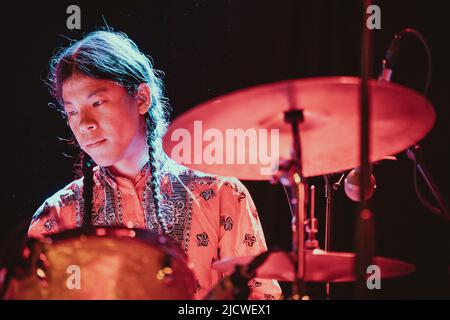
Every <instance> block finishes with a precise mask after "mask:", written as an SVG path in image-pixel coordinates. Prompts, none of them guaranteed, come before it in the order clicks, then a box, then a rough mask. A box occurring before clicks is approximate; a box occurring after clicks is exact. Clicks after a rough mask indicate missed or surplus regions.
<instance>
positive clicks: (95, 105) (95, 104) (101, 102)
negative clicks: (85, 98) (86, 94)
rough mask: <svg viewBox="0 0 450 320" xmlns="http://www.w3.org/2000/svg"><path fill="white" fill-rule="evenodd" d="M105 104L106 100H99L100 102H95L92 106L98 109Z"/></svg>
mask: <svg viewBox="0 0 450 320" xmlns="http://www.w3.org/2000/svg"><path fill="white" fill-rule="evenodd" d="M103 102H105V100H98V101H95V102H94V103H93V104H92V105H93V106H94V107H98V106H99V105H101V104H103Z"/></svg>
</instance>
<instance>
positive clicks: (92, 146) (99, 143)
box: [86, 139, 106, 149]
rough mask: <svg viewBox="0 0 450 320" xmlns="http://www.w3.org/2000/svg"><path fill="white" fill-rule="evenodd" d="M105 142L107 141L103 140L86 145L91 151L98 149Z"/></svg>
mask: <svg viewBox="0 0 450 320" xmlns="http://www.w3.org/2000/svg"><path fill="white" fill-rule="evenodd" d="M105 141H106V139H101V140H97V141H93V142H90V143H88V144H86V148H89V149H92V148H96V147H98V146H100V145H101V144H103V143H104V142H105Z"/></svg>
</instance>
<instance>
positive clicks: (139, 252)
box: [5, 227, 195, 300]
mask: <svg viewBox="0 0 450 320" xmlns="http://www.w3.org/2000/svg"><path fill="white" fill-rule="evenodd" d="M26 250H29V251H28V252H27V251H26ZM24 252H25V253H26V254H25V257H26V258H27V259H28V260H29V261H28V263H27V265H28V267H27V269H28V270H26V272H23V270H22V272H21V275H20V276H18V275H17V272H16V275H13V277H12V279H11V281H10V283H9V285H8V289H7V292H6V296H5V298H7V299H155V300H167V299H170V300H176V299H192V298H193V295H194V288H195V280H194V276H193V273H192V271H191V270H190V269H189V268H188V265H187V260H186V258H185V256H184V254H183V252H182V251H181V250H180V249H179V247H178V246H177V245H176V244H175V243H173V242H172V241H171V240H170V239H169V238H168V237H166V236H161V235H157V234H155V233H152V232H149V231H145V230H136V229H126V228H103V227H102V228H93V229H75V230H70V231H65V232H63V233H60V234H56V235H52V236H49V237H47V238H45V239H44V240H42V241H39V240H31V241H30V245H29V246H28V247H27V248H25V251H24Z"/></svg>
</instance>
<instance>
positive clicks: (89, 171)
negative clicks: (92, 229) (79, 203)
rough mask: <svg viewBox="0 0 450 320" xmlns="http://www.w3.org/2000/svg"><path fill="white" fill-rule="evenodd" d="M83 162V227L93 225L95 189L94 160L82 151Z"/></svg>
mask: <svg viewBox="0 0 450 320" xmlns="http://www.w3.org/2000/svg"><path fill="white" fill-rule="evenodd" d="M81 163H82V172H83V177H84V178H83V199H84V216H83V227H89V226H91V225H92V210H93V204H92V200H93V193H94V192H93V191H94V172H93V166H94V161H93V160H92V159H91V157H90V156H89V155H88V154H87V153H86V152H84V151H83V152H82V153H81Z"/></svg>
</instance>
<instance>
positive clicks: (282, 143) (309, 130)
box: [163, 77, 435, 180]
mask: <svg viewBox="0 0 450 320" xmlns="http://www.w3.org/2000/svg"><path fill="white" fill-rule="evenodd" d="M360 82H361V81H360V78H356V77H318V78H306V79H296V80H288V81H282V82H277V83H271V84H265V85H260V86H255V87H251V88H248V89H243V90H238V91H236V92H232V93H230V94H227V95H223V96H221V97H218V98H215V99H212V100H209V101H207V102H205V103H202V104H200V105H198V106H196V107H195V108H193V109H191V110H189V111H188V112H186V113H184V114H182V115H181V116H179V117H178V118H176V119H175V120H174V121H173V122H172V124H171V125H170V126H169V129H168V132H167V134H166V135H165V137H164V143H163V146H164V150H165V152H166V153H167V154H168V155H169V157H171V158H172V159H174V160H175V161H177V162H179V163H181V164H183V165H185V166H187V167H190V168H192V169H196V170H199V171H203V172H206V173H211V174H217V175H223V176H234V177H237V178H240V179H242V180H270V179H271V175H272V173H273V171H272V170H270V168H271V167H275V168H276V167H277V164H278V162H279V161H280V160H281V159H289V158H290V154H291V148H292V136H291V127H290V126H289V125H287V124H286V123H285V122H284V111H287V110H288V109H289V106H290V105H292V106H294V107H295V108H297V109H302V110H303V116H304V121H303V122H302V123H301V125H300V137H301V148H302V164H303V175H304V176H305V177H312V176H319V175H324V174H329V173H335V172H340V171H344V170H348V169H351V168H355V167H357V166H359V161H360V160H359V150H360V147H359V135H360V133H359V126H360V120H359V94H360ZM369 87H370V101H371V130H370V136H371V140H370V141H371V153H370V161H371V162H376V161H378V160H381V159H382V158H383V157H385V156H390V155H394V154H397V153H399V152H401V151H403V150H405V149H406V148H408V147H409V146H411V145H413V144H414V143H416V142H418V141H419V140H421V139H422V138H423V137H424V136H425V135H426V134H427V133H428V132H429V131H430V130H431V128H432V127H433V124H434V121H435V112H434V109H433V106H432V105H431V103H430V102H429V101H428V100H427V99H426V98H425V97H423V96H422V95H421V94H419V93H417V92H415V91H413V90H411V89H408V88H405V87H403V86H401V85H398V84H393V83H388V82H381V81H375V80H371V81H369ZM238 129H243V130H244V131H241V132H240V133H239V131H238ZM227 130H228V131H227ZM277 130H278V131H277ZM227 133H229V135H228V136H227ZM233 134H237V135H239V136H240V137H241V138H242V137H243V138H245V137H246V136H245V134H247V140H246V141H245V140H243V141H244V142H243V141H240V142H239V141H237V140H236V139H234V140H232V138H233ZM271 134H272V136H271ZM277 136H278V145H277V138H276V137H277ZM187 140H189V141H187ZM233 141H234V142H233ZM272 148H273V149H272ZM212 150H213V151H212ZM239 152H241V153H240V154H241V158H239V157H238V155H239ZM269 160H270V161H269Z"/></svg>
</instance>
